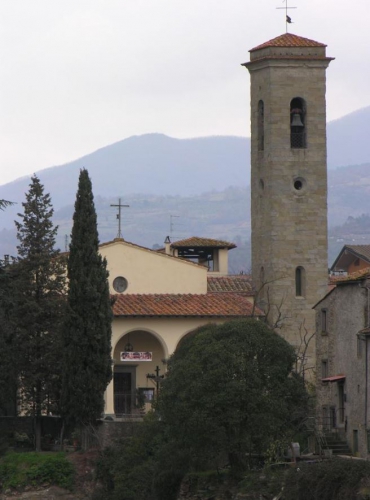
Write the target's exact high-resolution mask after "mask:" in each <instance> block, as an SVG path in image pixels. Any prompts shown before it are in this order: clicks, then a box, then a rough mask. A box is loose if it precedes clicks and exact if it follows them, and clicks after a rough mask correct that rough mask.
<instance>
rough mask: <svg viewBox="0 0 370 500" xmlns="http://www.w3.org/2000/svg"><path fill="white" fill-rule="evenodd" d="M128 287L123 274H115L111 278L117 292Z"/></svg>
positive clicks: (121, 291)
mask: <svg viewBox="0 0 370 500" xmlns="http://www.w3.org/2000/svg"><path fill="white" fill-rule="evenodd" d="M127 287H128V281H127V279H126V278H124V277H123V276H117V278H114V280H113V288H114V289H115V291H116V292H117V293H123V292H124V291H125V290H126V289H127Z"/></svg>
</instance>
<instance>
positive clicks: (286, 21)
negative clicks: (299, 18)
mask: <svg viewBox="0 0 370 500" xmlns="http://www.w3.org/2000/svg"><path fill="white" fill-rule="evenodd" d="M283 3H285V7H276V8H277V9H278V10H285V29H286V32H287V33H288V24H292V22H293V21H292V18H291V17H290V16H289V15H288V10H289V9H296V8H297V7H288V0H283Z"/></svg>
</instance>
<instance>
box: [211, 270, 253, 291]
mask: <svg viewBox="0 0 370 500" xmlns="http://www.w3.org/2000/svg"><path fill="white" fill-rule="evenodd" d="M207 286H208V291H209V292H220V293H225V292H228V293H233V292H234V293H235V292H237V293H243V294H245V295H249V296H253V295H254V293H253V287H252V277H251V276H249V275H248V274H237V275H232V276H230V275H229V276H217V277H216V276H209V277H208V278H207Z"/></svg>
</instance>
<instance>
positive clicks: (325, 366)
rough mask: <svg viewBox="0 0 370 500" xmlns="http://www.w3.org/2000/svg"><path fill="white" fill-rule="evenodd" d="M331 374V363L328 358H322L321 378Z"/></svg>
mask: <svg viewBox="0 0 370 500" xmlns="http://www.w3.org/2000/svg"><path fill="white" fill-rule="evenodd" d="M328 374H329V364H328V360H327V359H322V360H321V378H327V376H328Z"/></svg>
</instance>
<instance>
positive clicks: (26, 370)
mask: <svg viewBox="0 0 370 500" xmlns="http://www.w3.org/2000/svg"><path fill="white" fill-rule="evenodd" d="M22 206H23V210H24V212H23V213H19V214H18V217H20V219H21V221H20V222H18V221H16V222H15V224H16V228H17V238H18V240H19V245H18V247H17V249H18V257H17V259H16V260H15V262H14V264H12V266H11V271H10V272H11V281H12V288H11V293H12V297H13V300H14V308H13V310H12V313H13V316H12V319H13V322H14V324H15V335H16V339H17V345H18V355H17V357H18V380H19V384H20V388H19V389H20V390H19V395H20V398H21V403H22V407H23V410H24V411H25V412H27V413H28V414H31V415H33V416H34V417H35V421H36V449H37V450H39V449H40V438H41V433H40V432H41V427H40V417H41V415H42V414H45V413H49V412H50V411H55V408H56V407H55V401H56V399H57V398H58V397H59V396H58V394H57V392H58V387H59V381H60V362H59V359H60V345H61V344H60V339H61V336H60V327H61V324H62V318H63V311H64V306H65V300H64V292H65V267H64V265H63V259H62V258H61V257H60V254H59V251H58V250H56V249H55V237H56V233H57V228H56V227H53V222H52V216H53V208H52V205H51V199H50V196H49V194H45V193H44V187H43V185H42V184H41V183H40V180H39V179H38V177H37V176H36V175H34V176H33V177H32V178H31V184H30V188H29V191H28V193H26V201H25V202H24V203H22Z"/></svg>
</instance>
